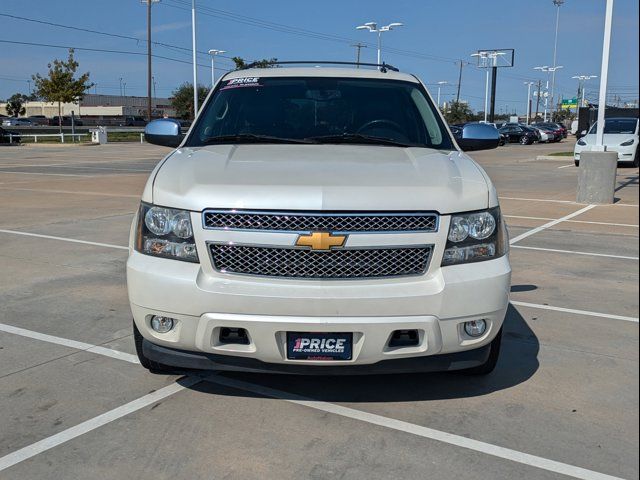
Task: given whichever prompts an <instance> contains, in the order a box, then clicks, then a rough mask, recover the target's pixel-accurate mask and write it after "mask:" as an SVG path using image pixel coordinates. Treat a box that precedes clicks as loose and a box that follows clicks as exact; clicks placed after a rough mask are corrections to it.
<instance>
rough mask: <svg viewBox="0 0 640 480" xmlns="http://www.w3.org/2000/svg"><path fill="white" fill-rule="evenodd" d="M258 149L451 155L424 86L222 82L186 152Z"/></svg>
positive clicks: (307, 80)
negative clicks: (394, 149) (357, 148)
mask: <svg viewBox="0 0 640 480" xmlns="http://www.w3.org/2000/svg"><path fill="white" fill-rule="evenodd" d="M256 142H260V143H353V144H372V143H373V144H380V145H390V146H418V147H428V148H437V149H446V150H452V149H453V148H454V147H453V143H452V141H451V138H450V136H449V135H448V133H447V131H446V129H445V128H444V125H443V124H442V122H441V120H440V118H439V116H438V114H437V113H436V110H435V106H434V105H433V104H432V103H431V101H430V100H429V99H428V97H427V96H426V94H425V93H424V91H423V89H422V88H421V86H420V85H419V84H417V83H411V82H403V81H397V80H379V79H359V78H331V77H296V78H292V77H267V78H259V77H251V78H234V79H231V80H227V81H222V82H221V83H220V84H219V85H218V88H217V91H216V92H215V93H214V95H213V96H212V98H211V99H210V100H209V101H208V102H207V104H206V105H205V107H204V112H203V113H202V115H201V116H200V118H199V119H198V122H197V124H196V125H195V127H194V129H193V132H192V134H191V135H190V136H189V138H188V139H187V142H186V145H187V146H202V145H211V144H221V143H256Z"/></svg>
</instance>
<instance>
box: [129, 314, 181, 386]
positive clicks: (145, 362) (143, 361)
mask: <svg viewBox="0 0 640 480" xmlns="http://www.w3.org/2000/svg"><path fill="white" fill-rule="evenodd" d="M133 339H134V341H135V344H136V353H137V354H138V360H140V365H142V366H143V367H144V368H146V369H147V370H149V371H150V372H151V373H158V374H169V373H175V371H176V369H175V368H173V367H170V366H168V365H163V364H162V363H158V362H154V361H153V360H149V359H148V358H147V357H145V356H144V353H143V352H142V339H143V337H142V334H141V333H140V331H139V330H138V327H136V322H133Z"/></svg>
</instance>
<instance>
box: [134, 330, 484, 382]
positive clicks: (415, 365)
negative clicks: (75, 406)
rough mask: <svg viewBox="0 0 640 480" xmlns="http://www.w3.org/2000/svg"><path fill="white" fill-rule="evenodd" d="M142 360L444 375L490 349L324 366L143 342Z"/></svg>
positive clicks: (266, 369)
mask: <svg viewBox="0 0 640 480" xmlns="http://www.w3.org/2000/svg"><path fill="white" fill-rule="evenodd" d="M142 349H143V353H144V355H145V357H147V358H148V359H150V360H153V361H154V362H158V363H161V364H163V365H170V366H172V367H176V368H184V369H197V370H219V371H230V372H253V373H286V374H294V375H375V374H388V373H418V372H421V373H426V372H446V371H454V370H462V369H466V368H473V367H478V366H480V365H482V364H484V363H485V362H486V361H487V360H488V358H489V354H490V352H491V345H485V346H483V347H480V348H474V349H473V350H466V351H464V352H459V353H448V354H443V355H429V356H419V357H410V358H401V359H393V360H381V361H380V362H377V363H374V364H372V365H340V366H324V367H318V366H315V365H306V364H305V365H295V364H293V365H292V364H278V363H266V362H263V361H261V360H257V359H255V358H247V357H232V356H229V355H217V354H212V353H203V352H190V351H187V350H178V349H175V348H168V347H162V346H160V345H156V344H154V343H151V342H150V341H149V340H146V339H144V340H143V342H142Z"/></svg>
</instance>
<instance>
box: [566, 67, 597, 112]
mask: <svg viewBox="0 0 640 480" xmlns="http://www.w3.org/2000/svg"><path fill="white" fill-rule="evenodd" d="M571 78H573V79H574V80H578V90H579V92H580V96H581V100H580V107H584V84H585V82H586V81H587V80H591V79H592V78H598V76H597V75H575V76H573V77H571ZM578 115H580V109H579V108H578Z"/></svg>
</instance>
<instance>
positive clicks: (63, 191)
mask: <svg viewBox="0 0 640 480" xmlns="http://www.w3.org/2000/svg"><path fill="white" fill-rule="evenodd" d="M0 190H15V191H19V192H42V193H63V194H70V195H95V196H98V197H128V198H140V195H127V194H124V193H123V194H118V193H101V192H83V191H78V190H76V191H73V190H49V189H44V188H15V187H0Z"/></svg>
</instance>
